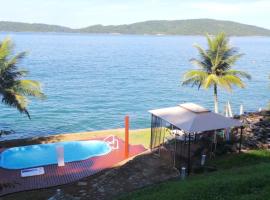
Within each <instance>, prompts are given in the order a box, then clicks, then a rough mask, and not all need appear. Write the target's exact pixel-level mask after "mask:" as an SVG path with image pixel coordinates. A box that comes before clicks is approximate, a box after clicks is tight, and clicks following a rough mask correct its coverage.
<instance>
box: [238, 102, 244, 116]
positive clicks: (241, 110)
mask: <svg viewBox="0 0 270 200" xmlns="http://www.w3.org/2000/svg"><path fill="white" fill-rule="evenodd" d="M243 114H244V107H243V105H242V104H241V105H240V112H239V115H243Z"/></svg>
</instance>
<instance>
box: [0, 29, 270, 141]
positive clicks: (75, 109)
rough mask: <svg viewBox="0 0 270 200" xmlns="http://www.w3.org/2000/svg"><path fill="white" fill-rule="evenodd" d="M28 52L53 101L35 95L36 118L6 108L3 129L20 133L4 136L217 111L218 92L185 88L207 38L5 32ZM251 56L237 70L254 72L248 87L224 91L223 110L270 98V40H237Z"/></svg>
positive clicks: (33, 75) (139, 123) (138, 124)
mask: <svg viewBox="0 0 270 200" xmlns="http://www.w3.org/2000/svg"><path fill="white" fill-rule="evenodd" d="M6 36H9V37H10V38H12V40H13V41H14V43H15V44H16V47H15V51H16V52H20V51H25V50H26V51H27V52H28V56H27V57H26V58H25V59H24V61H23V62H21V63H20V65H19V66H20V67H21V68H26V69H28V70H29V71H30V75H29V76H28V77H27V78H29V79H34V80H38V81H40V82H42V84H43V89H44V92H45V94H46V95H47V99H46V100H43V101H37V100H35V99H31V102H30V104H29V112H30V114H31V120H29V119H28V118H27V117H26V116H25V115H21V114H20V113H18V112H17V111H16V109H14V108H9V107H7V106H5V105H3V104H1V105H0V129H2V130H3V129H4V130H11V129H12V130H14V131H15V134H12V135H10V136H7V137H3V138H2V139H12V138H18V137H32V136H39V135H49V134H58V133H67V132H80V131H92V130H102V129H111V128H119V127H123V126H124V116H125V115H129V116H130V121H131V128H133V129H135V128H145V127H150V115H149V113H148V112H147V111H148V110H150V109H155V108H162V107H167V106H175V105H177V104H179V103H183V102H194V103H198V104H201V105H203V106H205V107H207V108H210V109H213V91H212V89H209V90H208V91H206V90H203V89H201V90H198V89H197V88H191V87H183V86H181V80H182V75H183V73H184V72H185V71H187V70H189V69H195V67H194V66H193V65H192V64H191V63H190V59H191V58H194V57H197V56H198V54H197V51H196V49H195V48H194V47H193V45H194V44H195V43H198V44H201V45H202V46H204V47H205V45H206V41H205V38H204V37H201V36H137V35H106V34H103V35H102V34H100V35H96V34H55V33H1V34H0V39H3V38H5V37H6ZM231 43H232V45H234V46H237V47H238V48H239V51H240V52H241V53H244V54H245V55H244V56H243V57H242V58H241V59H240V60H239V62H237V64H236V65H235V69H239V70H244V71H246V72H248V73H250V74H251V75H252V80H251V81H245V82H246V89H237V88H234V90H233V93H227V92H224V91H223V90H221V89H219V90H218V94H219V102H220V104H219V108H220V110H221V111H223V109H224V105H225V103H226V102H227V101H230V102H231V105H232V108H233V112H234V113H235V114H237V113H239V107H240V105H241V104H242V105H243V106H244V111H255V110H258V109H259V108H261V107H262V108H263V107H266V105H267V103H268V101H269V99H270V80H269V78H268V77H269V74H270V37H232V38H231Z"/></svg>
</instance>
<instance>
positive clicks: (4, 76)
mask: <svg viewBox="0 0 270 200" xmlns="http://www.w3.org/2000/svg"><path fill="white" fill-rule="evenodd" d="M13 48H14V46H13V43H12V41H11V40H10V39H8V38H6V39H4V40H3V41H2V42H0V98H1V99H2V103H4V104H6V105H8V106H11V107H15V108H17V110H18V111H19V112H21V113H25V114H26V115H27V116H28V118H29V119H30V114H29V112H28V110H27V104H28V99H27V97H37V98H40V99H43V98H45V95H44V94H43V93H42V90H41V85H40V83H39V82H38V81H34V80H25V79H23V78H24V77H25V76H26V75H27V74H28V71H27V70H23V69H18V63H19V62H20V61H21V60H22V59H23V58H24V57H25V56H26V52H21V53H18V54H16V55H13Z"/></svg>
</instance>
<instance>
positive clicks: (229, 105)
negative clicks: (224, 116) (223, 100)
mask: <svg viewBox="0 0 270 200" xmlns="http://www.w3.org/2000/svg"><path fill="white" fill-rule="evenodd" d="M228 110H229V116H230V117H233V113H232V107H231V104H230V102H229V101H228Z"/></svg>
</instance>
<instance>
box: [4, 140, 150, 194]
mask: <svg viewBox="0 0 270 200" xmlns="http://www.w3.org/2000/svg"><path fill="white" fill-rule="evenodd" d="M145 150H146V149H145V148H144V147H143V146H142V145H130V151H129V152H130V154H129V156H130V157H132V156H135V155H137V154H139V153H142V152H143V151H145ZM124 159H125V157H124V141H123V140H121V139H119V149H117V150H113V151H111V152H110V153H109V154H107V155H104V156H99V157H93V158H90V159H87V160H83V161H78V162H71V163H66V164H65V166H64V167H58V166H57V165H48V166H44V170H45V174H44V175H41V176H34V177H27V178H21V176H20V170H7V169H3V168H0V185H1V184H2V185H6V186H5V187H3V188H2V190H1V187H0V196H2V195H6V194H10V193H14V192H19V191H25V190H33V189H39V188H46V187H52V186H57V185H62V184H67V183H71V182H74V181H78V180H80V179H82V178H85V177H88V176H91V175H93V174H95V173H97V172H99V171H101V170H103V169H107V168H111V167H112V166H114V165H116V164H117V163H119V162H121V161H123V160H124Z"/></svg>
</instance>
